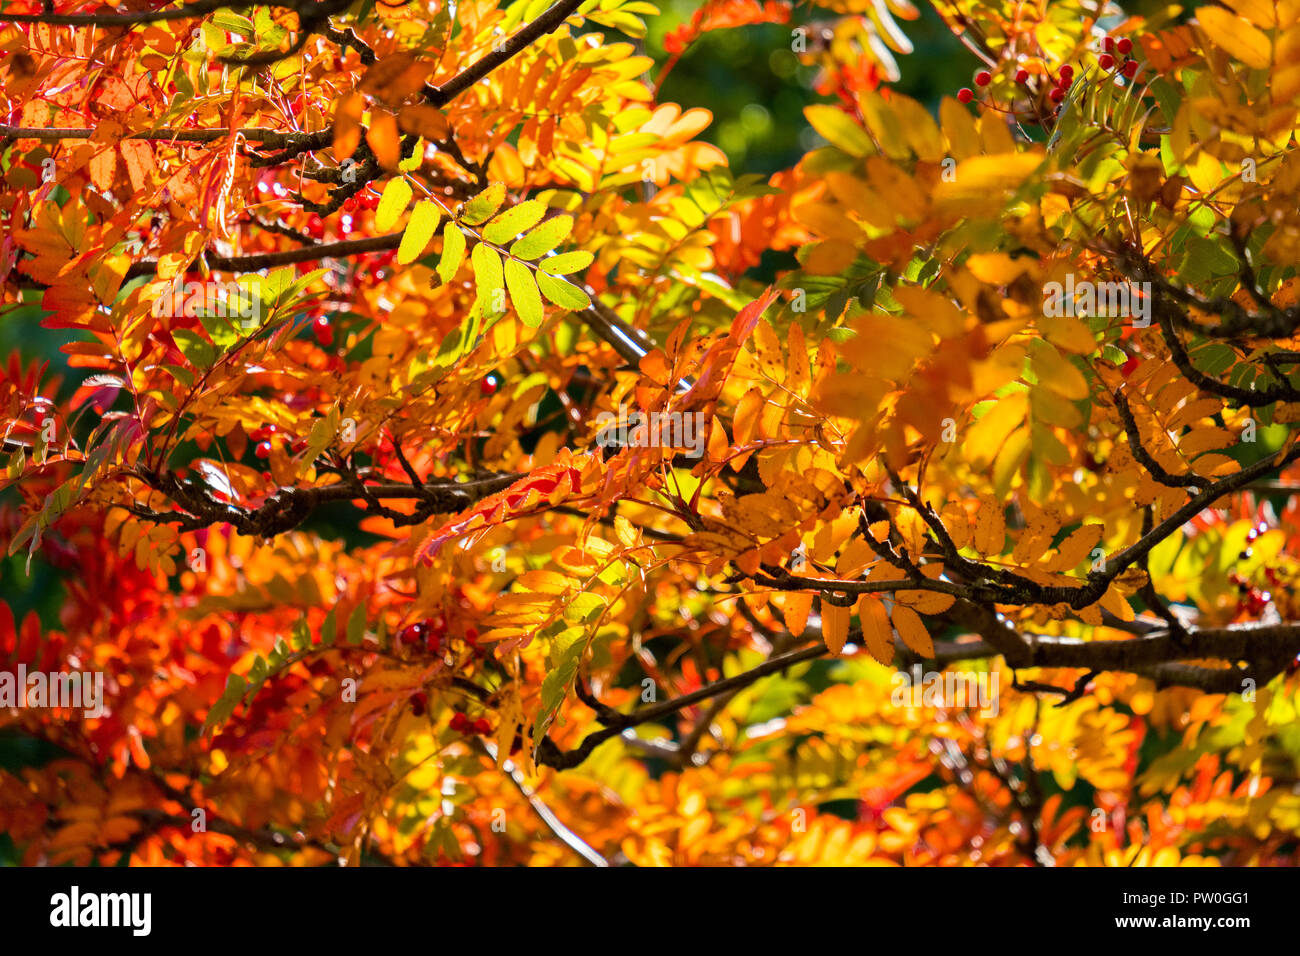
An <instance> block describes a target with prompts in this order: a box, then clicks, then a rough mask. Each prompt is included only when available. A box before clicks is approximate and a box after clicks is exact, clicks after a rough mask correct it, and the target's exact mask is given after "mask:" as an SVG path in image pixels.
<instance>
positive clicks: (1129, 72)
mask: <svg viewBox="0 0 1300 956" xmlns="http://www.w3.org/2000/svg"><path fill="white" fill-rule="evenodd" d="M1137 71H1138V65H1137V60H1129V61H1128V62H1127V63H1125V64H1124V75H1125V76H1127V77H1128V78H1129V79H1130V80H1131V79H1133V77H1135V76H1137Z"/></svg>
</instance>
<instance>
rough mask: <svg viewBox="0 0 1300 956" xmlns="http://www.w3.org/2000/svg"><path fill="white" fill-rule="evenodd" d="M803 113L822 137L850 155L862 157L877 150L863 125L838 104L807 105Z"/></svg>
mask: <svg viewBox="0 0 1300 956" xmlns="http://www.w3.org/2000/svg"><path fill="white" fill-rule="evenodd" d="M803 114H804V116H805V117H807V119H808V122H809V123H810V124H811V125H812V128H813V129H815V130H816V131H817V132H818V133H819V134H820V135H821V137H822V139H824V140H826V142H828V143H830V144H831V145H832V146H834V147H836V148H837V149H840V150H843V151H844V152H846V153H848V154H849V155H850V156H857V157H862V156H866V155H869V154H870V153H874V152H875V151H876V148H875V146H874V145H872V142H871V139H870V137H868V136H867V134H866V132H864V131H863V129H862V127H861V126H859V125H858V124H857V123H856V122H854V120H853V118H852V117H851V116H849V114H848V113H846V112H844V110H842V109H840V108H839V107H838V106H831V105H829V104H817V105H814V106H806V107H804V111H803Z"/></svg>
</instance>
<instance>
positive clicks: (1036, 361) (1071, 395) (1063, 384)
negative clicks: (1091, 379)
mask: <svg viewBox="0 0 1300 956" xmlns="http://www.w3.org/2000/svg"><path fill="white" fill-rule="evenodd" d="M1029 368H1030V370H1031V371H1032V372H1033V373H1034V375H1035V376H1036V377H1037V378H1038V382H1039V385H1040V386H1041V387H1046V388H1050V389H1051V390H1052V391H1054V392H1056V394H1058V395H1060V396H1062V397H1063V398H1068V399H1069V400H1070V401H1072V402H1077V401H1079V400H1080V399H1083V398H1087V397H1088V380H1087V379H1086V378H1084V377H1083V373H1082V372H1080V371H1079V370H1078V369H1077V368H1075V366H1074V365H1073V364H1072V363H1071V362H1070V361H1069V360H1067V359H1065V358H1063V357H1062V355H1061V353H1060V352H1058V351H1056V347H1055V346H1054V345H1052V344H1050V343H1048V342H1044V341H1040V342H1037V343H1035V348H1034V350H1033V352H1032V353H1031V354H1030V356H1029Z"/></svg>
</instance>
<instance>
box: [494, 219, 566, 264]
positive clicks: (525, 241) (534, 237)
mask: <svg viewBox="0 0 1300 956" xmlns="http://www.w3.org/2000/svg"><path fill="white" fill-rule="evenodd" d="M572 231H573V217H572V216H552V217H551V218H550V219H548V220H546V222H544V223H542V224H541V225H540V226H538V227H537V228H535V229H533V230H532V231H531V232H529V233H527V234H526V235H525V236H524V237H523V238H522V239H519V240H518V241H516V242H515V244H514V245H513V246H511V247H510V254H511V255H512V256H514V257H515V258H516V259H536V258H538V257H539V256H544V255H546V253H548V252H550V251H551V250H552V249H554V248H555V247H556V246H558V245H559V244H560V243H561V242H563V241H564V240H565V239H567V238H568V236H569V233H570V232H572Z"/></svg>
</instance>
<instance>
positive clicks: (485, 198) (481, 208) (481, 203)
mask: <svg viewBox="0 0 1300 956" xmlns="http://www.w3.org/2000/svg"><path fill="white" fill-rule="evenodd" d="M505 201H506V185H505V183H493V184H492V185H491V186H489V187H488V188H487V189H485V190H483V191H482V192H481V193H479V194H478V195H477V196H475V197H474V198H473V199H471V200H469V201H468V202H467V203H465V205H464V206H462V207H461V211H460V215H459V216H457V217H456V218H458V219H459V220H460V221H461V222H465V223H468V224H469V225H471V226H477V225H479V224H480V223H484V222H487V221H488V220H489V219H491V218H492V216H493V215H494V214H495V213H496V211H497V210H498V209H500V208H501V204H502V203H503V202H505Z"/></svg>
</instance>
